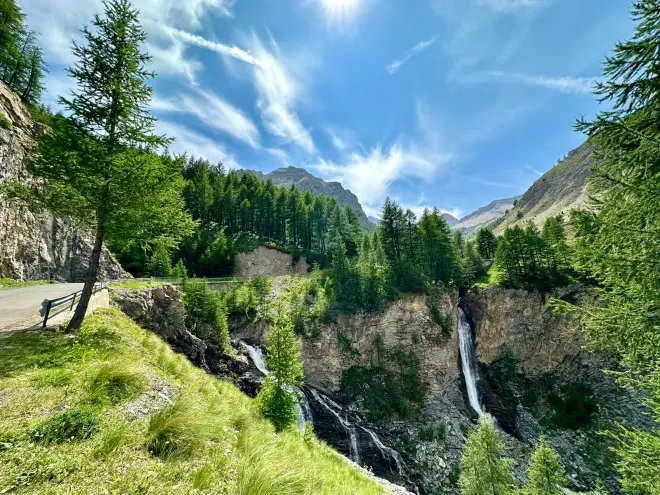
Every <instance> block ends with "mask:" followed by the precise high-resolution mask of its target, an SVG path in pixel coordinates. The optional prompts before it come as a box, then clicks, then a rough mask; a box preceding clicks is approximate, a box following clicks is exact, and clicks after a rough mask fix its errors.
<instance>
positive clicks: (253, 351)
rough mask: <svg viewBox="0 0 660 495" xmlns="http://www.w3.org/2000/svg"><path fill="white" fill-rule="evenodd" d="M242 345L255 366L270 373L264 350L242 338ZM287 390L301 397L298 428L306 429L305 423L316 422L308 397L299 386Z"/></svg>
mask: <svg viewBox="0 0 660 495" xmlns="http://www.w3.org/2000/svg"><path fill="white" fill-rule="evenodd" d="M241 345H242V346H243V348H244V349H245V350H246V351H247V353H248V355H249V356H250V360H251V361H252V363H254V366H255V367H256V368H257V369H258V370H259V371H261V372H262V373H263V374H264V375H268V368H267V367H266V359H265V358H264V351H263V350H262V349H261V348H260V347H254V346H251V345H249V344H247V343H245V342H243V341H242V340H241ZM287 391H288V392H289V393H291V394H293V395H295V396H296V397H298V398H300V399H301V402H297V403H296V406H295V407H296V427H297V428H298V430H300V431H302V432H304V431H305V423H312V424H314V421H313V418H312V410H311V409H310V407H309V403H308V402H307V397H306V396H305V394H304V393H303V392H302V390H300V389H299V388H298V387H287Z"/></svg>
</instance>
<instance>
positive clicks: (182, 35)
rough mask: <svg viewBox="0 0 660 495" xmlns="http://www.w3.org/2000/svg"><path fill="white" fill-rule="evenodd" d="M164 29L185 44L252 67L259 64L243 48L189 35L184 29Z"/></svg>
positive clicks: (164, 27) (168, 27)
mask: <svg viewBox="0 0 660 495" xmlns="http://www.w3.org/2000/svg"><path fill="white" fill-rule="evenodd" d="M163 29H164V30H165V31H166V32H167V33H169V34H170V35H171V36H172V37H174V38H176V39H178V40H181V41H183V42H185V43H188V44H190V45H195V46H198V47H200V48H207V49H209V50H212V51H214V52H216V53H219V54H220V55H223V56H225V57H232V58H235V59H237V60H241V61H243V62H246V63H248V64H252V65H258V64H259V61H258V60H257V59H256V58H255V57H253V56H252V55H251V54H250V53H249V52H247V51H246V50H243V49H242V48H238V47H237V46H235V45H225V44H223V43H219V42H217V41H211V40H209V39H206V38H204V37H202V36H199V35H197V34H193V33H189V32H188V31H184V30H182V29H176V28H173V27H170V26H163Z"/></svg>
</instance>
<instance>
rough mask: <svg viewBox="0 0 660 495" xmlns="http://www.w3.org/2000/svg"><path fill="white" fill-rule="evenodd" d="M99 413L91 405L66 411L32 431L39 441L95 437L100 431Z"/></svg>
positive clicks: (53, 441)
mask: <svg viewBox="0 0 660 495" xmlns="http://www.w3.org/2000/svg"><path fill="white" fill-rule="evenodd" d="M99 424H100V419H99V413H98V411H97V410H96V409H94V408H90V407H81V408H78V409H72V410H70V411H65V412H63V413H60V414H56V415H55V416H51V417H50V418H48V419H47V420H45V421H43V422H41V423H40V424H39V425H38V426H37V427H36V428H35V429H34V432H33V433H32V438H33V439H34V440H35V441H37V442H44V443H62V442H68V441H81V440H87V439H89V438H91V437H93V436H94V435H95V434H96V433H97V432H98V431H99Z"/></svg>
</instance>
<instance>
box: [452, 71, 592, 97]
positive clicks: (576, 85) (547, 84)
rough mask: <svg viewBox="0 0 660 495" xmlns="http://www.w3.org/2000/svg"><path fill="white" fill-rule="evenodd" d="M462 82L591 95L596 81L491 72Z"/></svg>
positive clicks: (569, 77)
mask: <svg viewBox="0 0 660 495" xmlns="http://www.w3.org/2000/svg"><path fill="white" fill-rule="evenodd" d="M464 80H465V81H467V82H492V81H502V82H513V83H518V84H523V85H525V86H537V87H542V88H548V89H553V90H556V91H559V92H561V93H567V94H571V93H572V94H591V93H592V92H593V88H594V84H595V83H596V81H597V80H598V79H597V78H595V77H573V76H536V75H532V74H525V73H522V72H505V71H498V70H493V71H487V72H480V73H475V74H472V75H469V76H466V77H465V78H464Z"/></svg>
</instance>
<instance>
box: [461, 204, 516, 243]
mask: <svg viewBox="0 0 660 495" xmlns="http://www.w3.org/2000/svg"><path fill="white" fill-rule="evenodd" d="M519 199H520V196H514V197H513V198H505V199H496V200H494V201H491V202H490V203H488V204H487V205H486V206H482V207H481V208H478V209H477V210H475V211H473V212H472V213H470V214H469V215H465V216H464V217H461V219H460V220H457V221H456V222H455V223H454V225H451V224H450V226H452V227H453V228H454V229H456V230H460V231H461V232H463V234H464V235H466V236H470V235H472V234H474V233H476V232H478V231H479V230H480V229H482V228H487V227H488V226H490V225H491V224H492V223H493V222H495V221H496V220H497V219H498V218H500V217H502V216H504V215H505V214H506V213H508V210H510V209H511V208H513V205H514V203H515V202H517V200H519Z"/></svg>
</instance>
